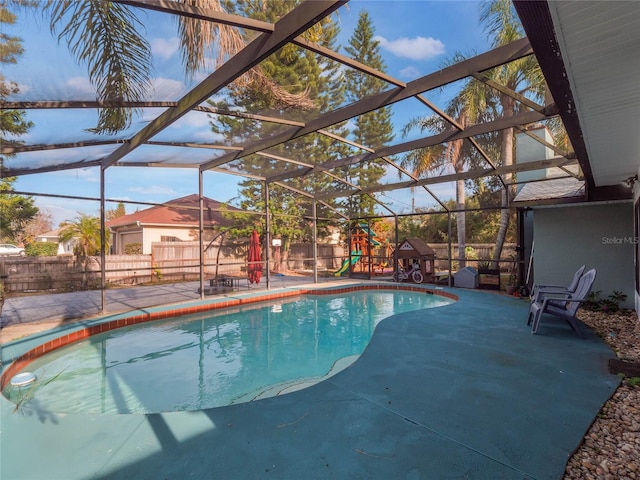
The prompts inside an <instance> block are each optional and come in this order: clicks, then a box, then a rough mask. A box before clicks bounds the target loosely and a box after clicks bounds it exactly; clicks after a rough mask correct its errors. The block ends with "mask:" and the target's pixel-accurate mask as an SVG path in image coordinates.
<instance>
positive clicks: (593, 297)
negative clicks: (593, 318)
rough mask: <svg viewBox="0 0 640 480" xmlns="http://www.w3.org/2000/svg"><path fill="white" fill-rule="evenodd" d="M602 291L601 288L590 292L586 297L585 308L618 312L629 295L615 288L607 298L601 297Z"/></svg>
mask: <svg viewBox="0 0 640 480" xmlns="http://www.w3.org/2000/svg"><path fill="white" fill-rule="evenodd" d="M600 293H601V291H600V290H596V291H592V292H589V295H587V298H586V300H587V301H586V303H585V308H587V309H589V310H597V311H602V312H617V311H618V310H620V304H621V303H622V302H624V301H625V300H626V299H627V295H626V294H625V293H622V292H620V291H618V290H614V291H613V293H612V294H611V295H609V296H608V297H606V298H601V297H600Z"/></svg>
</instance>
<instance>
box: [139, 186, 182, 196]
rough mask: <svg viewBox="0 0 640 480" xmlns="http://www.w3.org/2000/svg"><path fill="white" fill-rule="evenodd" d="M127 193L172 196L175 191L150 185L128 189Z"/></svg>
mask: <svg viewBox="0 0 640 480" xmlns="http://www.w3.org/2000/svg"><path fill="white" fill-rule="evenodd" d="M127 190H128V191H129V192H135V193H142V194H144V195H174V194H175V193H176V191H175V190H174V189H173V188H171V187H168V186H165V185H151V186H148V187H129V188H128V189H127Z"/></svg>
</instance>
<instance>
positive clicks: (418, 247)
mask: <svg viewBox="0 0 640 480" xmlns="http://www.w3.org/2000/svg"><path fill="white" fill-rule="evenodd" d="M396 254H397V258H398V264H399V265H400V266H402V268H403V269H404V270H405V271H409V270H411V268H412V265H413V264H414V263H417V264H418V265H420V272H421V273H422V275H423V277H424V281H425V282H429V283H433V281H434V276H433V275H434V272H435V262H436V252H435V250H434V249H433V248H431V247H430V246H429V245H427V244H426V242H425V241H424V240H422V239H420V238H405V239H404V240H402V241H401V242H400V243H399V244H398V249H397V251H396V252H394V255H396Z"/></svg>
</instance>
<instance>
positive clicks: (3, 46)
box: [0, 3, 38, 242]
mask: <svg viewBox="0 0 640 480" xmlns="http://www.w3.org/2000/svg"><path fill="white" fill-rule="evenodd" d="M15 21H16V16H15V15H14V14H13V13H12V12H10V11H9V10H8V9H7V8H6V6H5V5H4V4H2V3H0V32H2V34H0V65H3V64H14V63H16V62H17V61H18V57H19V56H20V55H22V52H23V49H22V40H21V39H20V38H19V37H14V36H11V35H7V34H6V25H13V24H14V23H15ZM19 92H20V89H19V87H18V85H17V84H16V83H15V82H11V81H8V80H6V79H5V78H4V76H3V75H2V74H0V102H4V101H5V100H6V99H7V98H8V97H9V96H10V95H15V94H17V93H19ZM31 126H32V123H31V122H30V121H28V120H27V119H26V113H25V111H24V110H0V143H2V144H4V145H7V144H11V143H19V140H18V139H19V137H20V136H21V135H24V134H26V133H27V132H28V131H29V129H30V128H31ZM4 162H5V157H2V156H0V169H2V168H4ZM15 181H16V178H15V177H6V178H3V179H1V180H0V241H3V242H15V241H18V240H19V238H20V237H21V232H22V230H24V228H25V227H26V225H27V224H28V223H29V222H30V221H31V220H32V219H33V218H34V217H35V216H36V215H37V214H38V207H36V206H35V203H34V200H33V198H32V197H25V196H22V195H15V194H12V193H11V192H12V191H13V184H14V183H15Z"/></svg>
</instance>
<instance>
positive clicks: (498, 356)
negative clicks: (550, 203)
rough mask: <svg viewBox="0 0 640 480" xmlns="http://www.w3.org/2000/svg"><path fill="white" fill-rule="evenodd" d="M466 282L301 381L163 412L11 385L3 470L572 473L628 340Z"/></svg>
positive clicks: (25, 475) (215, 474) (82, 473)
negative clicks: (80, 401)
mask: <svg viewBox="0 0 640 480" xmlns="http://www.w3.org/2000/svg"><path fill="white" fill-rule="evenodd" d="M339 283H340V284H342V282H339ZM346 283H348V281H345V284H346ZM352 283H353V282H352ZM357 283H366V282H357ZM327 285H328V284H327ZM320 286H321V287H322V286H326V285H320ZM431 287H432V288H433V286H431ZM286 288H292V287H286ZM445 290H449V289H445ZM450 291H451V292H453V293H455V294H456V295H458V296H459V297H460V299H459V301H458V302H456V303H454V304H452V305H448V306H445V307H439V308H434V309H429V310H421V311H414V312H408V313H403V314H399V315H396V316H394V317H390V318H388V319H385V320H383V321H382V322H381V323H380V324H379V325H378V326H377V328H376V330H375V332H374V335H373V338H372V340H371V342H370V344H369V345H368V347H367V348H366V350H365V351H364V353H363V354H362V355H361V356H360V358H359V359H358V360H357V361H356V362H355V363H353V364H352V365H351V366H349V367H347V368H346V369H344V370H342V371H341V372H339V373H338V374H336V375H335V376H333V377H331V378H329V379H327V380H325V381H323V382H321V383H318V384H315V385H313V386H311V387H309V388H306V389H303V390H298V391H295V392H293V393H289V394H287V395H282V396H278V397H271V398H266V399H262V400H259V401H254V402H251V403H244V404H237V405H231V406H227V407H221V408H214V409H208V410H201V411H197V412H174V413H162V414H148V415H93V414H56V413H51V412H45V411H42V410H41V409H39V408H38V405H37V401H36V400H37V399H36V400H32V401H31V402H30V404H29V405H27V406H23V407H21V408H20V409H19V410H18V411H17V412H14V410H15V406H14V405H13V404H11V403H10V402H8V401H7V400H6V399H5V398H4V397H3V398H2V399H0V420H1V422H0V428H1V431H0V442H1V444H0V455H1V456H0V478H7V479H12V480H19V479H35V480H40V479H52V480H56V479H64V480H71V479H89V478H100V479H120V478H122V479H132V478H135V479H150V480H155V479H187V478H190V479H191V478H193V479H212V478H226V479H258V478H269V477H271V478H279V479H302V478H304V479H315V478H318V479H326V478H338V479H346V478H356V479H360V478H362V479H374V478H375V479H405V478H407V479H426V478H429V479H431V478H433V479H446V478H470V479H498V478H504V479H524V478H535V479H542V478H561V477H562V475H563V472H564V468H565V464H566V461H567V460H568V458H569V456H570V455H571V454H572V453H573V451H574V450H575V449H576V448H577V447H578V445H579V444H580V442H581V440H582V438H583V436H584V434H585V432H586V431H587V429H588V428H589V426H590V424H591V422H592V421H593V419H594V418H595V416H596V415H597V413H598V411H599V410H600V408H601V406H602V405H603V404H604V402H606V400H607V399H608V398H609V397H610V396H611V394H612V393H613V392H614V390H615V389H616V387H617V386H618V383H619V380H618V378H617V377H616V376H615V375H611V374H609V373H607V361H608V359H609V358H614V357H615V354H614V353H613V352H612V351H611V349H610V348H609V347H608V346H606V345H605V344H604V342H603V341H602V340H601V339H600V338H598V337H597V336H596V335H594V334H593V333H592V332H591V331H589V330H588V329H586V328H585V329H584V330H585V338H583V339H581V338H579V337H577V336H576V335H575V334H574V333H573V331H572V330H571V329H570V328H569V326H568V325H566V324H564V323H556V322H554V321H553V320H551V319H550V318H545V319H543V323H542V324H541V327H540V330H539V332H538V334H537V335H531V334H530V329H529V327H527V325H526V316H527V311H528V303H527V302H525V301H522V300H518V299H515V298H512V297H507V296H504V295H499V294H495V293H487V292H482V291H472V290H461V289H451V290H450ZM251 294H257V292H252V293H251ZM67 295H68V294H67ZM29 298H31V299H35V297H29ZM42 301H43V302H51V301H52V299H50V298H49V299H42ZM58 301H59V298H58ZM37 303H38V302H37V301H36V300H32V301H31V304H32V305H33V307H32V308H36V307H35V305H36V304H37ZM5 307H6V305H5ZM43 308H44V307H43ZM135 308H138V306H136V307H135ZM3 314H4V312H3ZM23 314H24V312H23ZM3 316H4V315H3ZM43 321H44V320H43ZM22 323H30V322H22ZM33 323H40V322H38V321H36V322H33ZM5 328H8V327H5Z"/></svg>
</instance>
